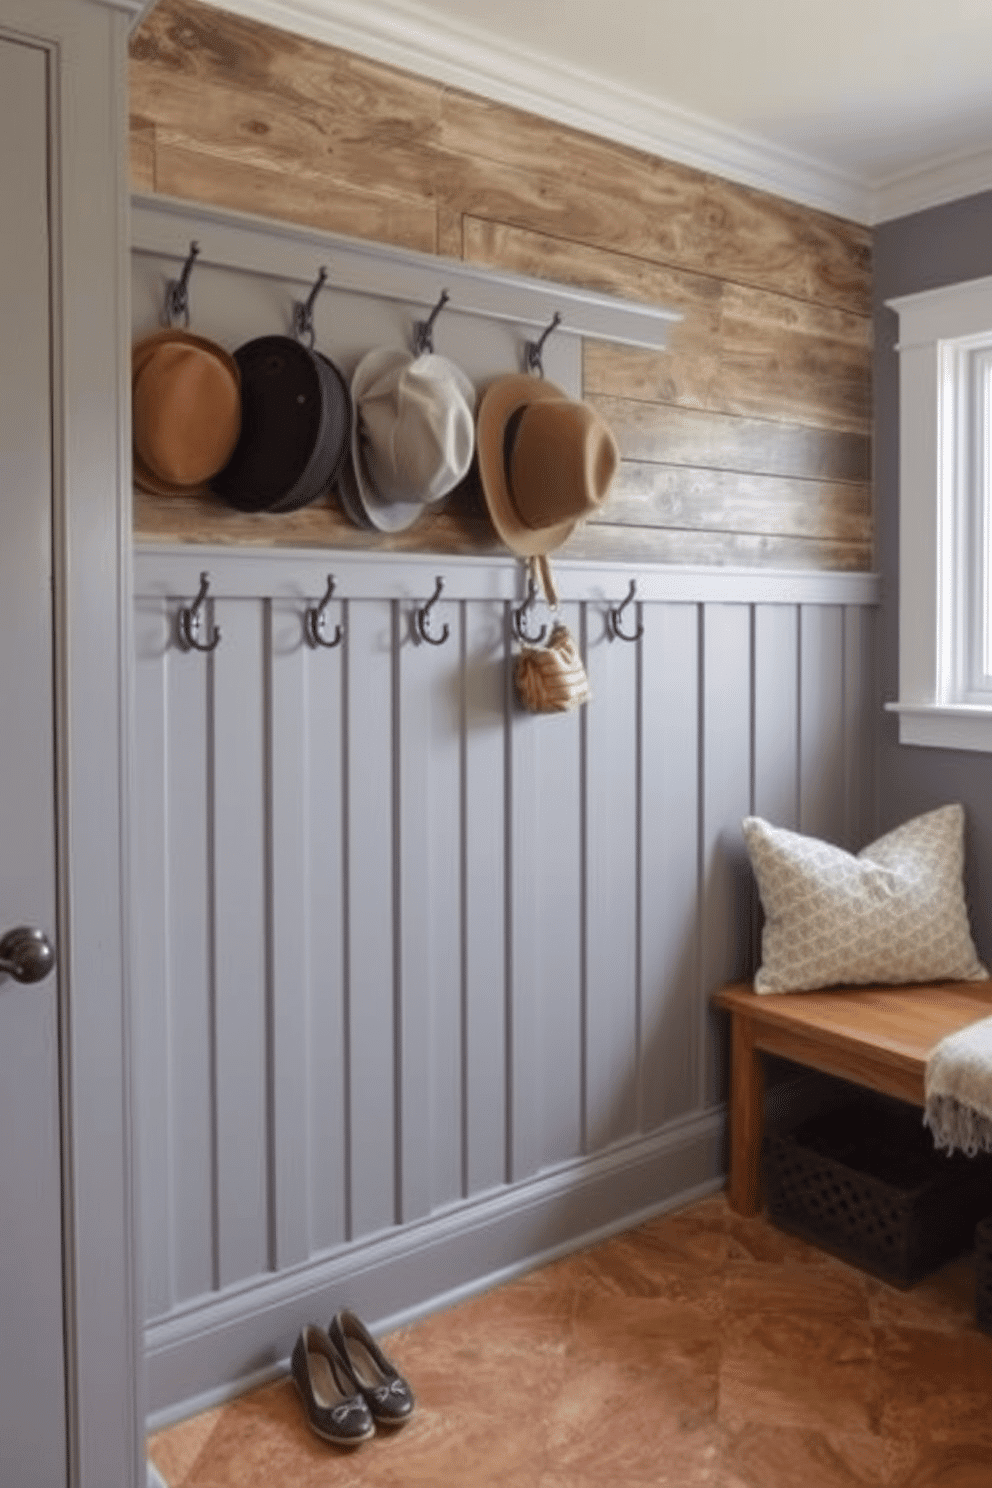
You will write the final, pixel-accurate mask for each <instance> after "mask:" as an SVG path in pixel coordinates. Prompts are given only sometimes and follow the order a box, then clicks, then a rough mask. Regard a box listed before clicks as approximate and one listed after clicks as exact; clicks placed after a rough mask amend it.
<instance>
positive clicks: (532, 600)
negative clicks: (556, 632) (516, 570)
mask: <svg viewBox="0 0 992 1488" xmlns="http://www.w3.org/2000/svg"><path fill="white" fill-rule="evenodd" d="M536 602H537V580H536V579H535V578H534V575H533V574H528V576H527V598H526V599H525V600H524V602H523V604H522V605H518V606H517V608H516V609H515V610H514V612H513V634H514V635H515V636H516V638H517V640H518V641H520V642H521V643H522V644H523V645H525V646H539V645H540V644H541V642H542V641H543V640H544V637H545V636H546V635H547V633H548V627H547V626H546V625H542V626H541V628H540V630H539V631H538V632H537V633H536V635H528V633H527V629H526V623H525V622H526V619H527V613H528V611H529V610H532V609H533V608H534V605H535V604H536Z"/></svg>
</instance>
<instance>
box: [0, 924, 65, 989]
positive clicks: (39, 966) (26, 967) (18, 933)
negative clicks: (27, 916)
mask: <svg viewBox="0 0 992 1488" xmlns="http://www.w3.org/2000/svg"><path fill="white" fill-rule="evenodd" d="M54 965H55V951H54V949H53V947H52V943H51V941H50V940H49V939H48V936H47V935H46V934H45V932H44V930H35V929H34V928H33V927H32V926H31V925H18V926H17V928H16V929H15V930H8V931H7V934H6V935H5V936H4V937H3V939H2V940H0V972H6V974H7V976H12V977H13V978H14V980H15V981H16V982H40V981H42V980H43V979H44V978H45V977H46V976H47V975H48V973H49V972H50V971H51V969H52V967H53V966H54Z"/></svg>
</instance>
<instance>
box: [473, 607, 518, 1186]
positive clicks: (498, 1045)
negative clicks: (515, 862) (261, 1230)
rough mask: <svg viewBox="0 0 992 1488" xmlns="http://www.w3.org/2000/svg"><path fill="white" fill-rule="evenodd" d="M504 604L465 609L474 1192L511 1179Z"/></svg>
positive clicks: (507, 680) (509, 704) (508, 706)
mask: <svg viewBox="0 0 992 1488" xmlns="http://www.w3.org/2000/svg"><path fill="white" fill-rule="evenodd" d="M508 623H509V622H508V615H507V611H506V607H505V606H504V605H502V604H494V603H485V602H480V603H478V604H466V605H465V622H464V631H463V636H464V653H463V666H464V680H463V687H462V709H463V716H462V726H463V744H462V749H463V756H462V780H461V784H462V790H463V816H462V843H461V871H462V903H463V905H464V914H465V944H464V986H463V997H464V1003H463V1012H462V1032H463V1038H464V1050H465V1180H464V1181H465V1192H466V1193H467V1194H476V1193H482V1192H484V1191H485V1190H486V1189H490V1188H494V1187H495V1186H496V1185H497V1184H500V1183H503V1182H505V1181H506V1178H507V1168H508V1157H509V1148H508V1141H507V1013H508V1008H507V978H506V971H507V954H506V937H507V926H508V916H507V912H506V906H507V893H506V889H507V854H506V826H507V804H508V803H507V794H506V781H507V767H508V761H509V718H510V709H511V707H512V693H511V691H510V676H509V669H508V668H507V666H506V651H507V644H506V634H507V629H508Z"/></svg>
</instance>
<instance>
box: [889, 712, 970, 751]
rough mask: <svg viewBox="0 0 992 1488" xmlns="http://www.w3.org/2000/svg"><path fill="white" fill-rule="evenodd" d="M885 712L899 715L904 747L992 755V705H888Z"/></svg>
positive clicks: (900, 738) (900, 735)
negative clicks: (966, 750)
mask: <svg viewBox="0 0 992 1488" xmlns="http://www.w3.org/2000/svg"><path fill="white" fill-rule="evenodd" d="M885 709H886V712H888V713H898V715H899V743H900V744H916V745H920V746H922V747H923V748H925V749H970V750H973V751H976V752H978V753H981V754H992V705H990V706H989V707H984V706H982V705H980V704H978V703H886V704H885Z"/></svg>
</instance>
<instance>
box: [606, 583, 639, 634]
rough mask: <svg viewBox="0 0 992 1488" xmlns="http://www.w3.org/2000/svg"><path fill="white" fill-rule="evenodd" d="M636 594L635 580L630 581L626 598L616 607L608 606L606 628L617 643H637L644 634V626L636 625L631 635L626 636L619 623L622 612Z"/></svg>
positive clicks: (621, 618)
mask: <svg viewBox="0 0 992 1488" xmlns="http://www.w3.org/2000/svg"><path fill="white" fill-rule="evenodd" d="M636 593H637V580H636V579H631V581H630V588H629V589H628V590H627V598H626V599H624V600H621V602H620V604H618V605H611V606H610V610H609V615H608V617H607V628H608V629H609V632H610V635H611V636H613V637H614V638H615V639H616V640H618V641H639V640H640V639H641V636H642V635H643V634H644V626H643V625H638V626H637V627H636V629H635V630H634V633H633V635H628V634H627V632H626V631H625V630H624V629H623V626H622V623H621V622H622V620H623V612H624V610H625V609H626V608H627V606H628V605H629V604H630V603H631V602H632V600H633V598H634V596H635V595H636Z"/></svg>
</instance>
